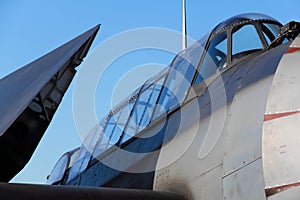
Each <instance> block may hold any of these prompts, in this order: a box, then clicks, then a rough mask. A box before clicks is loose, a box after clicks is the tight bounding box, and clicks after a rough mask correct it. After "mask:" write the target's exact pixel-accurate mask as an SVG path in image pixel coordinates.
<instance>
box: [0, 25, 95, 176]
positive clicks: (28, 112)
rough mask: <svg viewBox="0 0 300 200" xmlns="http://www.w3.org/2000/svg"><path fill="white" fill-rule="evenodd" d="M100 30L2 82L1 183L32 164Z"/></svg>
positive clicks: (22, 69)
mask: <svg viewBox="0 0 300 200" xmlns="http://www.w3.org/2000/svg"><path fill="white" fill-rule="evenodd" d="M99 28H100V26H99V25H98V26H96V27H94V28H92V29H90V30H89V31H87V32H85V33H83V34H82V35H80V36H78V37H76V38H75V39H73V40H71V41H69V42H68V43H66V44H64V45H62V46H61V47H59V48H57V49H55V50H53V51H51V52H50V53H48V54H46V55H44V56H42V57H41V58H39V59H37V60H35V61H33V62H31V63H29V64H28V65H26V66H24V67H22V68H20V69H19V70H17V71H15V72H13V73H11V74H9V75H8V76H6V77H4V78H2V79H0V94H1V97H2V98H1V100H0V118H1V121H0V159H1V165H0V181H9V180H10V179H11V178H12V177H13V176H15V175H16V174H17V173H18V172H19V171H20V170H21V169H22V168H23V167H24V166H25V165H26V163H27V162H28V161H29V159H30V157H31V156H32V154H33V152H34V150H35V149H36V147H37V145H38V143H39V141H40V139H41V138H42V136H43V134H44V132H45V131H46V129H47V127H48V125H49V124H50V122H51V120H52V117H53V115H54V113H55V112H56V110H57V108H58V106H59V104H60V102H61V100H62V97H63V95H64V94H65V92H66V90H67V89H68V87H69V85H70V83H71V81H72V79H73V77H74V75H75V73H76V70H75V67H76V66H78V65H79V64H80V63H81V61H82V59H83V58H84V57H85V56H86V54H87V52H88V50H89V48H90V46H91V44H92V42H93V40H94V38H95V36H96V34H97V32H98V30H99Z"/></svg>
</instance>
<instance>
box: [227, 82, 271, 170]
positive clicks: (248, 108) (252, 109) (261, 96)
mask: <svg viewBox="0 0 300 200" xmlns="http://www.w3.org/2000/svg"><path fill="white" fill-rule="evenodd" d="M271 82H272V77H269V78H265V79H263V80H261V81H259V82H257V83H255V84H253V85H251V86H249V87H248V88H246V89H244V90H242V91H240V92H239V93H238V94H236V96H235V98H234V100H233V103H232V105H231V110H230V114H229V119H228V123H227V124H228V126H227V129H226V146H225V157H224V175H225V176H226V175H228V174H230V173H232V172H234V171H235V170H237V169H239V168H242V167H244V166H246V165H248V164H249V163H251V162H253V161H254V160H256V159H257V158H259V157H260V156H261V137H262V124H263V117H264V110H265V104H266V100H267V95H268V91H269V88H270V85H271Z"/></svg>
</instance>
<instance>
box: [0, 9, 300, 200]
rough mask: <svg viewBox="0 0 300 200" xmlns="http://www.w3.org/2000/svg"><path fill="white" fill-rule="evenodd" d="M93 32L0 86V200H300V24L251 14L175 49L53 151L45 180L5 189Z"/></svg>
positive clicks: (32, 146)
mask: <svg viewBox="0 0 300 200" xmlns="http://www.w3.org/2000/svg"><path fill="white" fill-rule="evenodd" d="M98 29H99V26H96V27H95V28H93V29H91V30H89V31H88V32H86V33H84V34H83V35H81V36H79V37H78V38H77V39H75V40H72V41H71V42H69V43H67V45H64V46H63V47H62V50H61V48H58V49H57V50H55V51H54V52H52V53H50V54H47V55H46V56H44V57H42V58H40V59H38V60H37V61H34V62H33V63H32V64H29V65H27V66H25V67H24V68H21V69H20V70H18V71H16V72H14V73H12V74H11V75H8V76H7V77H6V78H3V79H1V80H0V86H1V87H0V88H1V92H2V93H4V94H5V95H8V97H9V98H7V99H6V100H1V106H0V108H1V109H2V112H0V113H1V115H2V118H3V119H4V120H3V121H2V122H0V127H1V137H0V142H1V145H0V146H1V150H2V151H1V155H0V156H1V158H2V160H4V161H3V162H1V170H0V177H1V181H2V182H3V183H0V194H1V196H0V197H1V199H46V200H48V199H52V200H53V199H57V200H59V199H66V198H70V199H74V200H77V199H161V200H165V199H169V200H176V199H186V200H198V199H269V200H277V199H297V198H298V196H299V194H300V187H299V186H300V171H299V165H300V158H299V156H297V155H298V146H299V144H300V140H299V136H298V130H299V126H300V123H299V120H300V105H299V102H300V94H299V88H300V79H299V77H298V76H299V74H300V68H299V67H298V66H297V65H298V63H299V61H300V34H299V33H300V23H298V22H294V21H291V22H289V23H287V24H286V25H282V24H281V23H280V22H278V21H277V20H275V19H274V18H272V17H269V16H267V15H263V14H257V13H247V14H241V15H236V16H233V17H231V18H229V19H227V20H225V21H223V22H221V23H220V24H218V25H217V26H216V27H215V28H213V29H212V31H211V32H210V33H209V34H207V35H205V36H204V37H203V38H201V39H200V40H198V41H197V42H196V43H195V44H193V45H191V46H189V47H188V48H186V49H184V50H182V51H181V52H179V53H178V54H177V55H176V56H175V58H174V59H173V60H172V62H171V64H170V65H169V66H168V67H166V68H165V69H163V70H162V71H161V72H160V73H158V74H157V75H155V76H154V77H152V78H150V79H148V80H146V81H145V83H144V84H143V85H142V86H141V87H139V88H137V89H136V90H135V91H134V92H133V93H132V94H131V95H129V96H128V97H127V98H126V99H125V100H124V101H122V102H121V103H120V104H118V105H117V106H115V107H113V108H112V109H111V110H110V112H109V113H108V114H107V115H106V116H105V117H104V118H103V119H102V120H100V122H99V123H98V124H96V126H95V127H94V128H93V129H92V130H91V131H90V132H89V134H88V135H87V137H86V138H85V141H84V142H83V144H82V146H81V147H78V148H75V149H74V150H71V151H69V152H67V153H65V154H64V155H62V157H61V158H60V159H59V160H58V162H57V163H56V165H55V166H54V168H53V170H52V172H51V173H50V175H49V176H48V180H47V184H48V185H29V184H11V183H5V182H8V181H9V180H10V179H11V178H12V177H13V176H14V175H15V174H16V173H17V172H18V171H19V170H20V169H21V168H22V167H24V165H25V164H26V162H28V158H29V157H30V156H31V154H32V152H33V151H34V149H35V148H36V145H37V144H38V141H39V140H40V138H41V137H42V134H43V132H44V131H45V130H46V128H47V126H48V125H49V123H50V121H51V118H52V116H53V114H54V112H55V111H56V109H57V106H58V104H59V102H60V100H61V98H62V96H63V93H64V92H65V91H66V89H67V86H68V85H69V83H70V81H71V80H72V77H73V75H74V73H75V72H74V66H77V65H78V64H79V63H80V61H81V60H82V58H83V57H84V56H85V55H86V53H87V50H88V49H89V47H90V44H91V42H92V40H93V39H94V37H95V35H96V33H97V31H98ZM70 48H71V50H70ZM57 51H58V53H57ZM70 52H71V53H70ZM65 55H68V56H65ZM56 58H60V59H62V58H63V59H64V60H60V59H59V60H58V61H57V60H56ZM46 62H47V65H46V64H44V63H46ZM41 63H42V65H43V67H45V68H43V69H41V67H39V65H40V64H41ZM49 63H51V64H52V63H54V64H53V66H51V65H49ZM47 66H48V68H47ZM52 68H53V70H52ZM50 71H51V73H50ZM69 73H70V74H71V75H69ZM24 77H26V78H30V79H29V80H28V82H24V81H25V80H27V79H26V78H24ZM24 79H25V80H24ZM33 80H36V81H35V82H34V83H33V84H30V83H31V82H32V81H33ZM21 82H22V83H23V85H22V87H20V86H19V83H21ZM10 84H12V85H10ZM4 86H10V87H4ZM60 86H62V87H61V88H63V90H62V89H60ZM7 88H10V89H9V90H12V89H15V88H16V92H13V93H12V92H11V91H8V89H7ZM49 88H51V89H49ZM24 90H25V91H24ZM57 95H58V96H57ZM23 96H25V97H23ZM23 98H25V99H26V100H24V99H23ZM13 105H16V106H14V108H17V111H15V110H12V109H11V108H12V106H13ZM4 109H6V110H4ZM32 126H33V128H32ZM24 131H26V134H25V133H24ZM24 134H25V135H24ZM31 141H33V142H31ZM24 148H28V149H29V150H28V151H27V150H24ZM2 163H3V164H2Z"/></svg>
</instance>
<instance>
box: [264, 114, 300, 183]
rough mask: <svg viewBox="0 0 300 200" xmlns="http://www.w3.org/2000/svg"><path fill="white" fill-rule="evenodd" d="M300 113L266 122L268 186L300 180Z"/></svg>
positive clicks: (265, 143) (265, 174)
mask: <svg viewBox="0 0 300 200" xmlns="http://www.w3.org/2000/svg"><path fill="white" fill-rule="evenodd" d="M299 122H300V114H297V115H293V116H288V117H284V118H280V119H276V120H272V121H268V122H265V124H264V136H263V165H264V176H265V182H266V188H272V187H277V186H280V185H288V184H293V183H295V182H300V170H299V169H300V157H299V147H300V139H299V129H300V123H299Z"/></svg>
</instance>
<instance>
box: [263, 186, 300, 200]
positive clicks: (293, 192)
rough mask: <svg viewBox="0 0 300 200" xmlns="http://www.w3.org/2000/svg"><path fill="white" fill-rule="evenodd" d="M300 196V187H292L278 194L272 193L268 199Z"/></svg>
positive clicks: (291, 198)
mask: <svg viewBox="0 0 300 200" xmlns="http://www.w3.org/2000/svg"><path fill="white" fill-rule="evenodd" d="M299 197H300V187H294V188H290V189H288V190H285V191H283V192H280V193H278V194H275V195H272V196H270V197H268V198H267V200H282V199H288V200H299Z"/></svg>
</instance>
